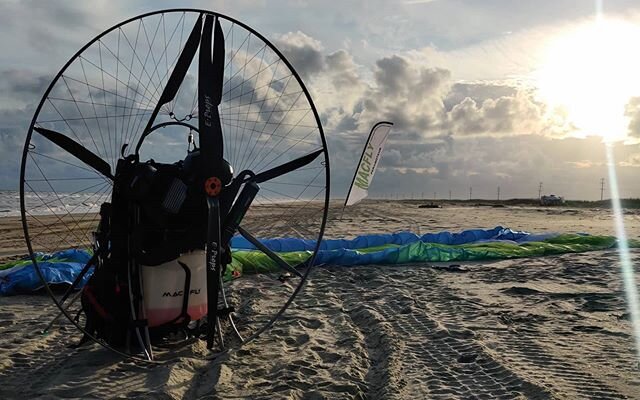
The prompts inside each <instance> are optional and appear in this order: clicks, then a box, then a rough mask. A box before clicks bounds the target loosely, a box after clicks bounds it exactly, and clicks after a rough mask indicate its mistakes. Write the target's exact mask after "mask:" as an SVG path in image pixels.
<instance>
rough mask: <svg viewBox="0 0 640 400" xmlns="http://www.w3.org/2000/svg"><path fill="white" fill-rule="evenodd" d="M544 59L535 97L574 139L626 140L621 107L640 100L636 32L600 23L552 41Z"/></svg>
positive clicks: (626, 26)
mask: <svg viewBox="0 0 640 400" xmlns="http://www.w3.org/2000/svg"><path fill="white" fill-rule="evenodd" d="M543 60H544V61H543V63H542V66H541V68H540V69H539V70H538V71H537V72H536V77H535V81H536V86H537V89H538V93H539V95H540V97H541V98H542V100H543V101H545V102H546V103H547V104H549V105H550V106H551V107H552V108H559V109H562V110H564V111H565V112H566V115H567V117H568V119H569V122H570V123H571V124H573V125H574V126H575V127H576V128H577V130H578V134H580V135H583V136H589V135H598V136H602V137H603V139H604V140H605V141H618V140H623V139H625V138H626V133H627V126H628V123H629V121H628V117H627V116H625V106H626V104H627V103H628V102H629V99H630V98H631V97H633V96H638V95H640V27H638V26H635V25H633V24H631V23H629V22H626V21H622V20H611V19H604V18H599V19H597V20H596V21H593V22H590V23H588V24H583V25H581V26H579V27H577V28H575V29H573V30H571V31H570V32H565V33H564V34H562V35H560V36H558V37H556V38H555V39H554V40H552V41H551V42H550V44H549V45H548V46H547V48H546V51H545V55H544V58H543Z"/></svg>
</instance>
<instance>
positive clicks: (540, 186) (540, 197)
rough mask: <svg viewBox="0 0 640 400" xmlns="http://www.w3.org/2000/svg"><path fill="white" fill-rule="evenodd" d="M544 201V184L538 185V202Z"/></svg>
mask: <svg viewBox="0 0 640 400" xmlns="http://www.w3.org/2000/svg"><path fill="white" fill-rule="evenodd" d="M540 199H542V182H540V185H538V200H540Z"/></svg>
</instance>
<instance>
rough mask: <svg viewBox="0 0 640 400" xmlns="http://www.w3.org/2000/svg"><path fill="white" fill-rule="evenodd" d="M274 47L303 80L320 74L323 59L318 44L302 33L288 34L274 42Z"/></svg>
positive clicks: (320, 47) (323, 66)
mask: <svg viewBox="0 0 640 400" xmlns="http://www.w3.org/2000/svg"><path fill="white" fill-rule="evenodd" d="M275 45H276V47H277V48H278V49H279V50H280V51H281V52H282V53H283V54H284V56H285V57H286V58H287V60H288V61H289V62H291V64H292V65H293V67H294V68H295V70H296V71H297V72H298V74H300V77H302V79H303V80H305V79H308V78H309V77H311V76H312V75H315V74H317V73H319V72H321V71H322V70H323V69H324V68H325V59H324V55H323V54H322V46H321V45H320V42H319V41H317V40H315V39H313V38H312V37H310V36H307V35H305V34H304V33H303V32H300V31H297V32H289V33H287V34H284V35H282V36H280V37H279V38H278V39H277V40H276V41H275Z"/></svg>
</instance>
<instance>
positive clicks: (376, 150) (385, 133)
mask: <svg viewBox="0 0 640 400" xmlns="http://www.w3.org/2000/svg"><path fill="white" fill-rule="evenodd" d="M392 126H393V123H391V122H386V121H383V122H378V123H377V124H375V125H374V126H373V128H371V133H370V134H369V139H368V140H367V143H366V144H365V147H364V150H363V151H362V156H361V157H360V162H359V163H358V168H357V169H356V173H355V175H354V176H353V181H352V182H351V187H350V188H349V193H348V194H347V199H346V200H345V203H344V206H345V207H346V206H350V205H353V204H356V203H358V202H359V201H361V200H362V199H364V198H365V197H367V194H368V190H369V186H370V185H371V182H372V181H373V175H374V174H375V172H376V167H377V166H378V162H379V161H380V156H381V154H382V150H383V149H384V144H385V142H386V141H387V137H389V132H390V131H391V127H392Z"/></svg>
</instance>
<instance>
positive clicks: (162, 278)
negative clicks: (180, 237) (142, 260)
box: [140, 250, 207, 327]
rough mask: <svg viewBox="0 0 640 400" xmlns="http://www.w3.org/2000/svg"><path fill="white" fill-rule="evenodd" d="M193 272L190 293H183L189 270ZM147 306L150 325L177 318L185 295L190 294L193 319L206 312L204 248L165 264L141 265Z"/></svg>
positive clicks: (189, 308) (190, 309) (145, 306)
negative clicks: (186, 270)
mask: <svg viewBox="0 0 640 400" xmlns="http://www.w3.org/2000/svg"><path fill="white" fill-rule="evenodd" d="M179 262H180V263H182V264H184V265H186V266H187V268H189V270H190V271H191V285H190V290H189V293H184V283H185V276H186V273H185V271H184V268H182V266H181V265H180V264H179ZM140 267H141V271H142V288H143V290H144V308H145V314H146V318H147V321H148V323H149V327H154V326H159V325H162V324H165V323H167V322H170V321H172V320H174V319H175V318H176V317H178V316H179V315H180V313H181V311H182V302H183V298H184V296H189V307H188V309H187V312H188V314H189V316H190V317H191V321H196V320H199V319H201V318H202V317H204V316H205V315H206V314H207V276H206V274H207V271H206V262H205V252H204V250H194V251H192V252H189V253H185V254H182V255H181V256H180V257H179V258H177V259H175V260H171V261H169V262H166V263H164V264H160V265H155V266H147V265H141V266H140Z"/></svg>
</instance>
